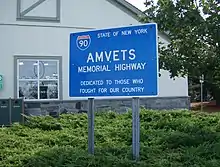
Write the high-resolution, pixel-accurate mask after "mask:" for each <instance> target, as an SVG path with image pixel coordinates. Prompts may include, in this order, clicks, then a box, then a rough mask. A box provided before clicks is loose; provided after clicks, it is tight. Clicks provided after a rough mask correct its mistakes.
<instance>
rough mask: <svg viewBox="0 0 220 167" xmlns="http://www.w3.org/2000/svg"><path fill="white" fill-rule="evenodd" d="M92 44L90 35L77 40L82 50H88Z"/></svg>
mask: <svg viewBox="0 0 220 167" xmlns="http://www.w3.org/2000/svg"><path fill="white" fill-rule="evenodd" d="M90 43H91V38H90V36H89V35H81V36H78V37H77V39H76V45H77V47H78V49H80V50H86V49H87V48H88V47H89V46H90Z"/></svg>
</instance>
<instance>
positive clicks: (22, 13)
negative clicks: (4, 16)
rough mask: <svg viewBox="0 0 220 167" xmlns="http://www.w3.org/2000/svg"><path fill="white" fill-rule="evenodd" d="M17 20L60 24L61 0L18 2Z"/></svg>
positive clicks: (24, 0) (23, 0)
mask: <svg viewBox="0 0 220 167" xmlns="http://www.w3.org/2000/svg"><path fill="white" fill-rule="evenodd" d="M17 20H21V21H38V22H39V21H46V22H47V21H49V22H60V0H52V1H51V0H34V1H33V0H32V1H30V0H17Z"/></svg>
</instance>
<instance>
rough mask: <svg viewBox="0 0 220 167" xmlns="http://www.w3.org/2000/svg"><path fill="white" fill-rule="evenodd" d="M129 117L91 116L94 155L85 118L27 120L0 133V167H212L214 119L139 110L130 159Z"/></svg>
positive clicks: (217, 162)
mask: <svg viewBox="0 0 220 167" xmlns="http://www.w3.org/2000/svg"><path fill="white" fill-rule="evenodd" d="M131 118H132V114H131V113H126V114H116V113H114V112H109V113H99V114H96V117H95V156H92V155H88V153H87V152H88V151H87V143H88V142H87V139H88V138H87V135H88V132H87V115H86V114H78V115H62V116H61V117H60V118H59V119H55V118H51V117H32V118H28V123H27V124H26V125H19V124H14V125H13V126H12V127H10V128H1V129H0V150H1V151H0V166H1V167H72V166H73V167H74V166H76V167H84V166H90V167H95V166H96V167H99V166H100V167H112V166H118V167H130V166H134V167H135V166H139V167H186V166H187V167H218V166H220V115H219V114H218V113H215V114H214V113H213V114H206V113H199V112H190V111H149V110H144V109H142V110H141V113H140V121H141V133H140V161H139V162H134V161H133V160H132V156H131V155H132V154H131V151H132V150H131V145H132V119H131Z"/></svg>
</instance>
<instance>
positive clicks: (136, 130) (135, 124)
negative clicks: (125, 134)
mask: <svg viewBox="0 0 220 167" xmlns="http://www.w3.org/2000/svg"><path fill="white" fill-rule="evenodd" d="M139 101H140V100H139V98H138V97H134V98H132V153H133V159H135V160H138V159H139V152H140V118H139V112H140V102H139Z"/></svg>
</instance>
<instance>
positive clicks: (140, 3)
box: [126, 0, 146, 11]
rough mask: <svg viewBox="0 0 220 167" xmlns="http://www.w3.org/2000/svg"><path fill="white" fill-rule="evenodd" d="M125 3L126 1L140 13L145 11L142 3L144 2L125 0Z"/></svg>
mask: <svg viewBox="0 0 220 167" xmlns="http://www.w3.org/2000/svg"><path fill="white" fill-rule="evenodd" d="M126 1H128V2H129V3H131V4H132V5H134V6H136V7H137V8H138V9H140V10H142V11H144V10H145V6H144V2H145V1H146V0H126Z"/></svg>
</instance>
